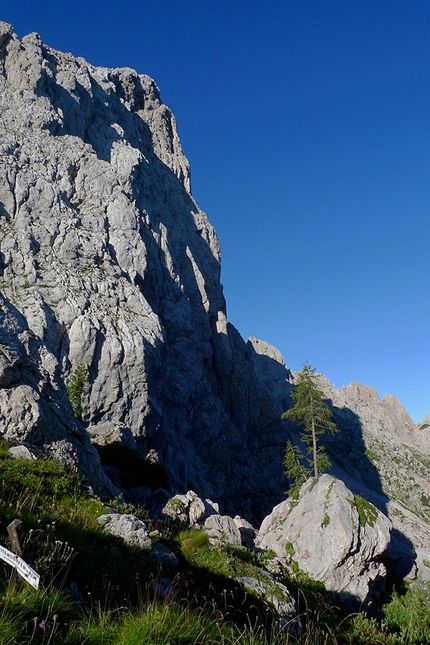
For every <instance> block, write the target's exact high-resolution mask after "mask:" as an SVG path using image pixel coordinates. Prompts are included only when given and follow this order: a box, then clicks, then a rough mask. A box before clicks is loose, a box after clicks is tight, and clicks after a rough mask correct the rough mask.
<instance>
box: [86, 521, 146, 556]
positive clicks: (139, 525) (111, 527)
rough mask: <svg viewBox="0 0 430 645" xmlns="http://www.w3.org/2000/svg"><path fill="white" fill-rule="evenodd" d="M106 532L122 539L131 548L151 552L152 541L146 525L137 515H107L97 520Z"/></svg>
mask: <svg viewBox="0 0 430 645" xmlns="http://www.w3.org/2000/svg"><path fill="white" fill-rule="evenodd" d="M97 522H98V523H99V524H101V525H102V526H103V528H104V530H105V531H107V532H108V533H111V534H112V535H116V536H117V537H120V538H122V539H123V540H124V542H126V544H128V545H130V546H135V547H137V548H138V549H141V550H142V551H151V548H152V540H151V538H150V537H149V532H148V529H147V527H146V524H144V522H142V521H141V520H139V519H138V518H137V517H136V516H135V515H131V514H128V513H127V514H122V513H107V514H106V515H101V516H100V517H98V518H97Z"/></svg>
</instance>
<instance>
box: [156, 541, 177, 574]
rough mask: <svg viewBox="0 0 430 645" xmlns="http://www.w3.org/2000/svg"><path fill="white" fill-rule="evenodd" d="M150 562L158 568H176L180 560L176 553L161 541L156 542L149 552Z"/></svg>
mask: <svg viewBox="0 0 430 645" xmlns="http://www.w3.org/2000/svg"><path fill="white" fill-rule="evenodd" d="M149 562H150V564H151V565H152V566H153V567H154V568H156V569H160V568H162V569H174V568H176V567H177V566H178V564H179V560H178V558H177V557H176V555H175V554H174V553H173V551H171V550H170V549H168V548H167V546H165V545H164V544H161V542H154V543H153V545H152V550H151V552H150V554H149Z"/></svg>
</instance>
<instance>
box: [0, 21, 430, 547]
mask: <svg viewBox="0 0 430 645" xmlns="http://www.w3.org/2000/svg"><path fill="white" fill-rule="evenodd" d="M0 174H1V178H0V288H1V311H0V433H1V435H2V436H3V437H5V438H7V439H9V440H11V441H13V442H15V443H20V442H21V443H26V444H28V445H30V446H31V447H32V448H33V449H35V450H39V451H46V452H49V453H51V454H53V455H54V456H56V457H58V458H60V459H62V460H63V461H65V462H66V463H69V464H76V465H77V466H78V467H79V468H80V469H81V472H82V473H83V474H85V475H86V476H87V477H88V478H89V479H90V481H91V482H92V484H93V486H94V487H95V489H96V490H97V491H99V492H113V491H114V487H113V485H112V483H111V482H110V481H109V480H108V478H107V477H106V475H105V473H104V472H103V470H102V469H101V467H100V462H99V459H98V455H97V452H96V450H95V448H94V446H93V444H92V442H91V440H90V438H92V440H93V441H97V442H99V443H103V442H107V441H111V440H113V439H115V440H119V441H122V442H123V443H125V444H127V445H129V446H131V447H134V448H136V449H137V450H138V451H139V452H140V453H141V454H142V455H143V456H146V455H148V457H150V458H151V460H159V461H160V462H161V463H162V464H164V466H165V467H166V469H167V472H168V475H169V479H170V482H171V487H172V490H174V491H175V492H186V491H187V490H189V489H192V490H196V491H197V492H198V494H199V495H201V496H202V497H210V498H212V499H214V500H216V501H219V502H220V503H221V505H222V507H223V509H224V511H225V512H230V513H231V514H234V513H236V512H238V513H240V514H241V515H243V516H246V517H248V518H252V519H253V520H254V521H259V520H261V519H262V518H263V517H264V516H265V515H266V514H267V513H268V512H269V511H270V510H271V508H272V507H273V505H274V504H275V503H277V502H279V501H280V500H281V499H282V498H283V496H284V491H285V486H286V483H285V478H284V475H283V465H282V461H283V452H284V447H285V443H286V440H287V438H288V437H289V436H290V434H291V435H292V436H294V434H295V429H294V427H293V426H292V425H291V424H288V422H282V421H281V419H280V416H281V414H282V412H284V411H285V410H286V409H287V408H288V407H289V406H290V405H291V402H290V399H289V393H290V392H291V390H292V388H293V386H294V375H292V374H291V372H290V371H289V370H288V368H287V367H286V366H285V364H284V360H283V358H282V356H281V355H280V353H279V351H278V350H276V349H275V348H273V347H271V346H270V345H269V344H267V343H265V342H264V341H259V340H257V339H255V338H250V339H249V341H248V342H247V343H245V342H244V340H243V339H242V338H241V336H240V334H239V332H238V331H237V330H236V329H235V328H234V327H233V326H232V325H231V324H230V323H228V322H227V316H226V304H225V299H224V295H223V290H222V285H221V283H220V251H219V245H218V239H217V236H216V233H215V231H214V229H213V227H212V226H211V224H210V223H209V221H208V218H207V216H206V214H205V213H203V212H202V211H201V210H200V208H199V207H198V205H197V203H196V201H195V200H194V198H193V197H192V195H191V182H190V168H189V163H188V161H187V159H186V157H185V155H184V153H183V151H182V147H181V144H180V140H179V136H178V133H177V127H176V122H175V119H174V117H173V115H172V113H171V111H170V110H169V109H168V108H167V107H166V106H165V105H163V103H162V102H161V100H160V93H159V90H158V88H157V86H156V84H155V83H154V81H153V80H152V79H150V78H149V77H148V76H146V75H142V74H137V73H136V72H135V71H134V70H132V69H129V68H121V69H107V68H103V67H94V66H92V65H90V64H89V63H87V62H86V61H85V60H83V59H82V58H74V57H73V56H72V55H71V54H63V53H61V52H57V51H55V50H53V49H51V48H49V47H48V46H46V45H45V44H44V43H43V42H42V41H41V39H40V37H39V36H38V35H37V34H30V35H28V36H26V37H24V38H23V39H22V40H19V39H18V37H17V36H16V34H15V33H14V32H13V29H12V27H11V26H10V25H8V24H7V23H4V22H3V23H0ZM79 365H83V366H84V367H85V368H86V369H87V370H88V381H87V383H86V384H85V387H84V388H83V392H82V397H83V398H82V403H83V409H84V414H83V419H82V421H80V420H78V419H76V418H75V417H74V416H73V411H72V408H71V405H70V402H69V398H68V394H67V382H68V380H69V378H70V376H71V375H72V374H73V373H74V372H75V370H76V369H77V367H78V366H79ZM322 386H323V388H324V391H325V393H326V396H327V398H328V399H329V400H331V402H332V406H333V409H334V412H335V416H336V420H337V421H338V422H339V424H340V425H341V426H342V433H341V434H340V435H339V436H338V437H336V438H335V439H333V440H332V441H331V442H330V443H329V444H328V447H329V449H330V454H331V456H332V460H333V463H334V471H335V472H339V475H343V476H345V477H346V478H348V479H349V481H348V485H349V486H351V483H350V482H351V481H352V480H353V481H355V482H356V487H357V486H358V487H361V488H362V489H363V491H367V492H368V493H369V494H371V495H373V497H374V498H375V499H376V498H378V499H379V500H380V505H382V506H385V510H386V511H387V512H388V513H389V514H390V515H391V516H392V520H393V522H394V524H395V526H396V514H397V516H398V518H399V520H398V522H397V529H398V530H399V531H400V532H401V531H402V527H403V528H404V529H405V533H407V538H408V539H409V540H411V541H413V543H414V544H415V545H416V546H417V547H420V548H424V549H426V548H430V542H429V540H430V537H429V536H430V533H429V528H428V525H429V523H430V514H429V513H428V510H427V506H429V508H430V484H429V483H428V482H430V471H429V467H430V464H429V463H428V460H427V458H426V456H425V455H426V454H428V449H429V441H428V431H426V429H425V428H420V427H419V426H417V425H415V424H414V423H413V422H412V420H411V419H410V417H409V415H408V414H407V412H406V411H405V410H404V408H403V407H402V406H401V404H399V403H398V401H397V400H396V399H395V398H394V397H389V396H386V397H384V399H383V400H382V401H380V400H379V397H378V395H377V394H376V392H375V391H374V390H372V388H369V387H367V386H362V385H360V384H351V385H350V386H348V387H347V388H340V389H339V390H336V389H335V388H334V386H333V385H332V384H330V383H329V381H327V380H326V379H322ZM396 459H397V460H398V461H399V463H397V462H396ZM406 477H410V478H411V479H410V480H409V479H408V485H407V486H405V485H404V479H405V478H406ZM381 500H382V501H381ZM427 500H429V504H427Z"/></svg>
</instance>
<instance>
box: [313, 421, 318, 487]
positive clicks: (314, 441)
mask: <svg viewBox="0 0 430 645" xmlns="http://www.w3.org/2000/svg"><path fill="white" fill-rule="evenodd" d="M312 445H313V449H314V475H315V478H318V458H317V435H316V432H315V421H314V419H312Z"/></svg>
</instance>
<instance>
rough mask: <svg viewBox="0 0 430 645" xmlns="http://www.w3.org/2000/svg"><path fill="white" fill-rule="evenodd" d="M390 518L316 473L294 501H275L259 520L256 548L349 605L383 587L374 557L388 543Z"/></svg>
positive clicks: (367, 599) (381, 569)
mask: <svg viewBox="0 0 430 645" xmlns="http://www.w3.org/2000/svg"><path fill="white" fill-rule="evenodd" d="M390 529H391V522H390V520H389V519H388V518H387V517H385V516H384V515H383V514H382V513H381V512H380V511H378V510H377V509H376V508H375V507H374V506H372V505H370V504H369V503H365V504H364V505H362V506H360V502H358V501H356V500H355V498H354V495H353V494H352V492H351V491H350V490H349V489H348V488H347V487H346V486H345V484H344V483H343V482H342V481H340V480H338V479H334V478H333V477H331V476H330V475H322V476H321V477H320V479H319V480H318V482H317V483H315V485H314V480H308V482H306V483H305V484H303V486H302V488H301V491H300V497H299V501H298V503H295V502H292V501H291V500H290V499H287V500H285V501H284V502H281V504H279V505H278V506H276V507H275V508H274V509H273V511H272V513H271V514H270V515H269V516H268V517H266V518H265V520H264V521H263V523H262V525H261V528H260V531H259V534H258V536H257V539H256V546H257V547H259V548H263V549H272V550H273V551H274V552H275V553H276V555H277V557H278V558H279V560H280V561H281V563H282V564H285V565H288V564H289V563H291V561H292V560H294V561H295V562H297V564H298V566H299V567H300V569H302V570H303V571H305V572H306V573H308V574H309V576H310V577H311V578H313V579H314V580H319V581H321V582H323V583H324V584H325V586H326V588H327V589H328V590H329V591H333V592H335V593H337V594H340V596H341V598H342V599H343V600H344V601H345V603H346V604H348V605H350V606H352V607H354V606H357V605H361V604H362V603H364V604H368V603H370V602H371V601H372V599H373V598H375V597H377V596H378V595H379V593H380V592H381V591H382V590H383V587H384V578H385V574H386V571H385V567H384V565H383V564H382V563H381V562H380V561H379V560H378V558H379V557H380V556H381V555H382V553H383V552H384V551H385V550H386V548H387V546H388V544H389V542H390Z"/></svg>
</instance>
